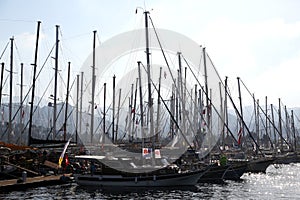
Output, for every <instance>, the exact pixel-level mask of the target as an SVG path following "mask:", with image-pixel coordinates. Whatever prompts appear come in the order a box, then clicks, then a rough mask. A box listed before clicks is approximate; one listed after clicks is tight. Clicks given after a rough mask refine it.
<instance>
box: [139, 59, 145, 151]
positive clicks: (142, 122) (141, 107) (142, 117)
mask: <svg viewBox="0 0 300 200" xmlns="http://www.w3.org/2000/svg"><path fill="white" fill-rule="evenodd" d="M138 72H139V91H140V113H141V134H142V147H144V143H145V134H144V110H143V92H142V76H141V62H140V61H138Z"/></svg>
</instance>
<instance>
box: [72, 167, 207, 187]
mask: <svg viewBox="0 0 300 200" xmlns="http://www.w3.org/2000/svg"><path fill="white" fill-rule="evenodd" d="M205 172H206V170H203V171H202V170H201V171H195V172H187V173H178V174H167V175H149V176H128V177H126V176H121V175H91V174H85V175H84V174H74V178H75V181H76V183H77V184H78V185H83V186H98V187H108V186H109V187H112V186H113V187H118V186H121V187H149V186H150V187H168V186H188V185H196V184H197V182H198V180H199V179H200V178H201V176H203V174H204V173H205Z"/></svg>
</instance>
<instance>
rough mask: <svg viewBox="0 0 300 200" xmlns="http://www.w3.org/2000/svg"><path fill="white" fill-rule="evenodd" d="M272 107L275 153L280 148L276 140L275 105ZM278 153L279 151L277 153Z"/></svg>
mask: <svg viewBox="0 0 300 200" xmlns="http://www.w3.org/2000/svg"><path fill="white" fill-rule="evenodd" d="M270 106H271V116H272V124H273V134H274V151H275V150H276V148H277V147H278V144H277V140H276V129H275V120H274V110H273V104H270ZM276 153H277V151H276Z"/></svg>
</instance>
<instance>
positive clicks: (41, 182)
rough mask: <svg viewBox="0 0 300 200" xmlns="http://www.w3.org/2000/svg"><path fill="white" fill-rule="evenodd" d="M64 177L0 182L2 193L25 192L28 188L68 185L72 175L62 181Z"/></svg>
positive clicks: (56, 176)
mask: <svg viewBox="0 0 300 200" xmlns="http://www.w3.org/2000/svg"><path fill="white" fill-rule="evenodd" d="M62 176H63V175H50V176H37V177H27V178H26V181H20V180H22V179H9V180H1V181H0V193H4V192H9V191H15V190H25V189H27V188H33V187H40V186H49V185H60V184H64V183H67V182H68V181H67V180H70V175H69V174H68V175H65V177H66V179H62Z"/></svg>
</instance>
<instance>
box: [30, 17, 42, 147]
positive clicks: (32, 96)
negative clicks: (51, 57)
mask: <svg viewBox="0 0 300 200" xmlns="http://www.w3.org/2000/svg"><path fill="white" fill-rule="evenodd" d="M40 25H41V22H40V21H38V25H37V35H36V45H35V54H34V64H33V77H32V79H33V81H32V93H31V105H30V114H29V128H28V145H30V144H31V128H32V118H33V103H34V95H35V94H34V93H35V76H36V67H37V54H38V44H39V35H40Z"/></svg>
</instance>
